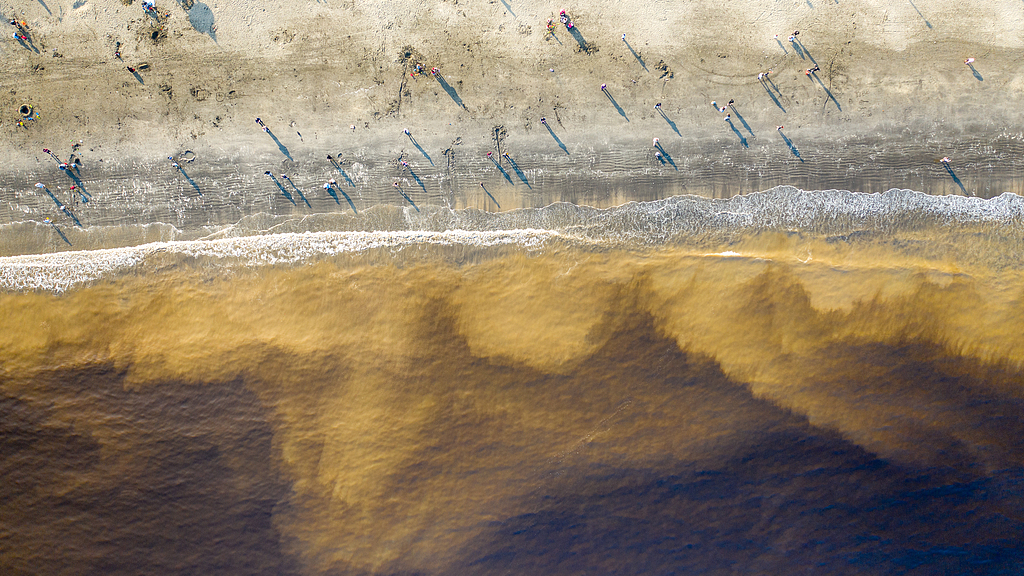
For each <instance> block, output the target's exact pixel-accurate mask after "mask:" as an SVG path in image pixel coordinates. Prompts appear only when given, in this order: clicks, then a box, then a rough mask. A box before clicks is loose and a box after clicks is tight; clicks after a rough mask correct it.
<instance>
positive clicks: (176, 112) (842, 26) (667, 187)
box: [0, 0, 1024, 253]
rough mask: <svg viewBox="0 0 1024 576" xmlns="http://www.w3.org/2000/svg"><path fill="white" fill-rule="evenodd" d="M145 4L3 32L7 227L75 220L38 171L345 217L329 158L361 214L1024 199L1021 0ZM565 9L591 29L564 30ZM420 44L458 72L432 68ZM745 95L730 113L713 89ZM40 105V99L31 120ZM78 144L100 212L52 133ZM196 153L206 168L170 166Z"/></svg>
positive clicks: (173, 216)
mask: <svg viewBox="0 0 1024 576" xmlns="http://www.w3.org/2000/svg"><path fill="white" fill-rule="evenodd" d="M126 1H128V0H19V1H18V2H16V3H13V4H12V0H3V4H0V13H2V16H3V17H4V18H5V21H6V20H8V19H10V18H11V17H16V18H18V19H19V20H25V21H26V22H27V23H28V24H29V28H30V34H31V39H32V42H31V44H29V45H21V44H19V42H18V41H17V40H15V39H14V38H12V37H11V36H10V34H11V32H12V31H13V30H14V27H13V26H8V28H9V30H8V32H7V34H8V36H7V37H6V39H5V40H3V44H2V46H3V63H2V64H0V66H2V67H3V75H2V78H3V86H2V88H3V91H2V94H3V98H2V103H0V151H2V156H3V158H4V159H5V162H4V164H3V166H0V223H12V222H19V221H42V219H43V218H44V217H47V216H49V217H53V218H55V219H61V218H64V216H63V215H61V214H60V212H59V211H58V210H57V207H56V205H55V204H54V203H53V202H52V201H51V200H50V199H49V198H48V197H46V196H45V195H44V194H42V193H41V191H40V190H38V189H36V188H35V187H34V184H35V183H36V182H43V183H45V184H47V186H48V187H49V188H50V189H51V190H53V191H54V192H55V194H56V195H57V196H58V197H59V198H61V199H62V201H65V202H67V203H68V205H69V206H71V207H72V209H74V210H75V211H76V212H75V213H76V214H77V215H78V217H79V218H80V219H81V221H82V223H83V224H84V225H85V226H118V225H125V224H148V223H155V222H163V223H168V224H172V225H174V226H176V227H178V228H181V229H190V228H197V227H199V226H202V225H219V224H227V223H230V222H234V221H236V220H237V219H238V218H239V217H240V216H242V215H246V214H253V213H259V212H268V213H279V214H290V213H295V214H308V213H310V212H329V211H337V212H345V211H348V210H349V207H348V206H346V203H345V202H344V201H343V200H342V201H341V202H340V203H336V202H335V201H334V200H333V199H331V198H330V197H329V196H327V195H326V194H325V193H324V191H323V189H322V188H321V186H322V184H323V182H324V181H325V180H327V179H328V178H331V177H335V178H337V180H338V181H339V182H340V183H341V184H342V187H343V189H345V190H346V191H348V192H349V193H350V194H351V196H352V199H353V201H354V203H355V204H356V206H357V208H358V209H359V210H361V211H362V210H366V209H368V208H370V207H371V206H373V205H378V204H392V205H396V206H397V205H401V204H404V203H405V200H403V199H402V197H401V196H399V195H398V194H396V193H395V190H394V187H393V183H394V182H396V181H397V182H400V184H401V185H402V189H403V191H405V192H406V193H407V194H408V195H409V197H410V199H411V200H412V201H413V202H415V203H416V204H417V205H418V206H420V207H424V206H434V205H440V206H450V207H453V208H463V207H478V208H481V209H486V210H499V209H500V210H508V209H512V208H517V207H526V206H540V205H546V204H548V203H550V202H552V201H558V200H564V201H570V202H577V203H585V204H590V205H595V206H608V205H614V204H620V203H623V202H626V201H630V200H647V199H655V198H661V197H666V196H671V195H675V194H682V193H693V194H702V195H707V196H719V197H721V196H730V195H734V194H737V193H746V192H753V191H758V190H763V189H767V188H770V187H772V186H776V185H780V184H782V185H794V186H798V187H801V188H804V189H827V188H841V189H850V190H855V191H864V192H878V191H884V190H887V189H890V188H912V189H915V190H920V191H925V192H929V193H935V194H969V195H978V196H984V197H991V196H995V195H998V194H1001V193H1003V192H1015V193H1022V192H1024V161H1022V160H1021V151H1022V150H1024V128H1022V127H1024V122H1022V113H1021V110H1024V106H1022V104H1024V102H1022V98H1021V93H1022V88H1024V59H1022V54H1024V53H1022V51H1021V48H1022V47H1024V2H1022V0H992V1H990V2H984V3H981V2H963V1H959V0H914V1H913V2H912V1H910V0H841V1H838V2H837V1H836V0H759V1H749V0H743V1H733V2H727V3H725V2H709V1H707V0H680V1H676V2H667V1H649V2H639V1H637V2H619V1H614V0H594V1H591V2H587V3H584V4H583V5H572V4H556V3H550V2H527V1H517V0H508V1H506V0H490V1H484V0H446V1H434V2H418V1H413V0H393V1H390V2H355V1H351V0H320V1H312V0H306V1H299V0H295V1H289V2H285V3H266V2H256V1H253V0H220V1H210V2H209V3H208V5H207V4H203V3H200V2H196V3H195V4H194V5H193V4H192V2H191V1H187V2H185V3H183V4H179V3H176V2H170V1H168V0H162V1H161V2H159V3H158V4H157V10H158V12H159V13H161V14H169V16H167V17H166V18H163V17H162V18H161V19H162V20H163V23H162V24H161V23H158V19H157V18H154V17H152V16H149V15H147V14H146V13H145V11H144V10H143V8H142V6H141V2H140V1H134V2H130V3H129V4H128V5H126V4H125V2H126ZM185 5H190V6H191V9H190V10H188V11H186V10H185ZM563 8H564V9H566V10H567V11H568V13H569V15H570V16H571V17H572V19H573V21H574V22H575V24H576V30H577V31H578V34H577V35H576V36H575V37H574V35H573V34H570V33H569V31H567V30H566V28H565V27H564V26H561V25H558V26H557V27H556V29H555V35H554V37H549V36H547V35H546V34H545V21H546V20H547V19H548V18H554V19H555V20H556V24H557V18H558V12H559V10H560V9H563ZM5 25H6V24H5ZM794 30H799V31H800V34H799V36H798V39H799V43H798V45H797V44H794V43H791V42H789V41H788V36H789V35H790V34H791V33H792V32H793V31H794ZM622 34H626V42H624V41H623V39H622ZM775 34H778V35H779V39H778V40H776V39H774V38H773V36H774V35H775ZM118 41H119V42H121V43H122V47H121V54H122V58H123V61H121V60H118V59H116V58H115V57H114V51H115V43H116V42H118ZM627 42H628V44H627ZM634 52H635V54H634ZM967 57H974V58H975V59H976V61H975V63H974V68H973V69H972V68H970V67H968V66H966V65H965V64H964V59H965V58H967ZM417 62H421V63H422V64H424V65H425V66H426V67H427V69H429V68H431V67H433V66H437V67H439V68H440V71H441V75H442V78H443V80H444V83H442V82H440V81H438V80H435V79H433V78H432V77H430V75H429V74H427V75H425V76H422V77H419V78H412V77H410V75H409V71H410V68H411V66H412V65H413V64H415V63H417ZM815 62H816V63H817V65H818V66H820V68H821V70H820V71H819V72H817V73H816V75H815V76H814V77H808V76H806V75H805V73H804V71H805V70H806V69H807V68H809V67H811V66H813V65H814V63H815ZM144 64H146V65H148V66H146V67H145V69H141V70H140V72H139V79H136V78H135V77H134V76H133V75H132V74H131V73H129V72H128V70H126V66H128V65H130V66H133V67H136V68H139V67H140V66H141V65H144ZM769 69H771V70H772V74H771V76H770V78H771V79H772V84H773V86H769V87H766V86H764V85H762V83H761V82H759V80H758V73H759V72H763V71H766V70H769ZM552 70H553V71H552ZM602 83H606V84H607V86H608V93H607V95H606V94H604V93H602V91H601V90H600V88H599V87H600V85H601V84H602ZM445 86H447V87H448V89H447V90H446V88H445ZM775 88H777V90H776V89H775ZM730 99H734V100H735V102H736V106H735V109H734V110H731V114H732V123H731V125H730V123H728V122H725V121H723V116H724V114H722V113H719V112H717V111H715V110H714V109H713V108H712V107H711V101H717V102H718V103H720V104H724V103H725V102H728V101H729V100H730ZM459 102H461V103H462V105H461V106H460V105H459ZM658 102H661V103H662V111H663V112H664V116H663V115H662V114H659V113H658V112H656V111H655V109H654V105H655V104H656V103H658ZM25 104H27V105H31V106H33V107H34V110H35V111H36V112H38V114H39V117H38V119H36V120H33V121H29V122H27V123H26V126H25V127H19V126H18V125H17V122H18V121H19V120H20V118H21V115H20V114H19V112H18V109H19V107H20V106H22V105H25ZM617 107H618V109H617ZM620 110H621V112H620ZM256 117H261V118H262V119H263V120H264V121H265V122H266V124H267V126H268V127H269V128H270V129H271V130H272V131H273V134H274V136H275V137H276V138H277V141H275V140H274V139H273V138H271V137H270V136H269V135H267V134H265V133H263V132H262V131H260V129H259V127H258V126H257V125H256V123H255V122H254V119H255V118H256ZM542 117H546V118H547V120H548V126H549V127H550V128H551V132H549V130H548V129H547V128H545V127H544V126H543V125H542V124H541V123H540V119H541V118H542ZM777 125H785V130H784V131H783V133H781V134H780V132H779V131H777V130H776V126H777ZM352 126H354V128H352ZM405 128H408V129H409V130H410V131H411V134H412V136H413V138H414V139H415V141H414V140H413V139H410V138H408V137H406V136H405V135H404V134H403V129H405ZM496 129H497V133H498V134H499V137H500V140H501V143H500V152H501V153H506V152H507V153H508V154H509V155H510V156H511V158H512V159H514V161H515V164H512V163H510V162H509V161H508V160H506V159H504V158H501V156H500V155H499V154H498V152H499V149H498V148H497V147H496V143H497V142H496V141H497V139H496V137H495V133H496V132H495V130H496ZM783 134H784V135H785V136H784V137H783ZM653 138H659V140H660V143H661V145H662V147H663V148H664V152H665V153H666V156H667V158H663V160H668V161H659V159H658V158H656V157H655V154H654V148H653V147H652V145H651V144H652V139H653ZM77 142H81V148H80V149H79V154H80V156H81V159H82V162H83V166H82V169H81V179H82V181H83V183H84V185H85V189H86V191H87V192H89V193H90V194H91V195H92V200H91V201H90V202H89V203H88V204H84V205H82V204H80V203H77V204H76V203H75V202H74V200H73V198H74V195H73V194H72V193H70V192H69V190H68V187H69V185H70V184H71V183H72V181H71V180H70V179H69V178H67V177H66V175H65V174H63V173H61V172H60V171H59V170H58V169H57V166H56V163H55V162H54V161H53V160H52V159H51V158H50V157H49V156H47V155H46V154H44V153H43V152H42V149H43V148H50V149H52V150H53V151H54V152H55V153H56V154H57V155H58V156H60V157H62V158H67V157H68V155H69V154H71V152H72V144H73V143H77ZM278 142H279V143H280V146H279V145H278ZM560 143H561V144H562V145H564V147H565V148H564V150H563V149H562V148H561V147H560V146H559V144H560ZM417 145H418V147H419V148H422V151H421V150H420V149H419V148H418V147H417ZM185 150H191V151H194V152H195V154H196V160H195V161H194V162H191V163H188V164H183V166H184V168H185V170H186V173H187V175H188V178H185V177H184V175H183V174H181V173H179V172H178V171H176V170H174V169H173V168H172V167H171V165H170V162H169V161H168V160H167V157H168V156H171V155H179V154H181V153H182V152H184V151H185ZM488 151H493V152H495V156H494V157H495V159H496V160H500V163H501V166H502V168H503V169H504V171H505V173H504V174H503V173H502V172H501V171H500V170H499V168H498V167H497V166H496V165H495V163H494V162H492V161H490V160H488V159H487V158H486V157H485V156H484V155H485V153H486V152H488ZM327 154H341V155H342V156H343V158H344V159H345V161H346V163H345V165H344V169H345V171H346V172H345V175H344V176H346V177H347V178H351V180H352V182H351V183H349V182H347V181H346V179H345V177H343V175H342V174H340V173H339V172H337V171H335V170H334V168H333V167H332V166H331V165H330V164H329V163H328V162H327V159H326V155H327ZM402 155H404V156H402ZM400 156H402V157H403V158H404V159H405V160H406V161H407V162H409V168H410V169H411V170H412V173H410V172H409V171H408V170H407V169H404V168H402V167H401V165H400V164H398V160H399V157H400ZM944 156H948V157H950V158H951V160H952V162H951V164H950V169H951V171H947V170H946V169H945V168H944V167H943V165H942V164H941V163H939V162H938V159H940V158H942V157H944ZM265 170H271V171H273V172H274V173H275V174H279V173H282V172H283V173H287V174H289V175H290V176H291V177H292V180H293V181H294V182H295V184H296V185H297V187H298V188H299V189H300V190H302V191H303V192H304V195H305V197H306V199H307V200H308V201H309V202H310V204H309V205H308V206H307V205H306V203H305V202H304V201H302V199H301V198H300V197H299V196H298V195H295V194H294V192H295V191H294V190H290V192H291V193H292V194H293V197H292V200H293V201H294V204H293V203H291V201H289V200H288V199H287V198H285V197H284V195H282V194H281V193H280V191H279V190H278V188H277V186H276V185H275V184H274V183H273V182H272V181H270V179H268V178H267V177H266V176H264V175H263V173H264V171H265ZM954 175H955V178H954ZM480 182H484V183H485V185H486V186H487V190H488V192H490V193H491V194H492V195H493V197H494V201H492V200H491V199H490V198H488V197H487V196H486V195H484V194H483V192H482V190H481V189H480V186H479V183H480ZM192 183H194V185H193V184H192ZM283 183H284V184H285V186H287V182H283ZM197 190H198V191H201V192H202V195H200V194H198V193H197ZM495 201H496V202H497V204H496V203H495ZM499 205H500V208H499ZM65 220H66V218H65ZM127 241H128V240H125V242H127ZM115 243H121V242H115ZM0 248H3V247H0ZM2 251H3V252H4V253H12V251H17V250H15V249H13V248H12V247H11V246H10V245H8V246H7V247H6V248H5V249H3V250H2Z"/></svg>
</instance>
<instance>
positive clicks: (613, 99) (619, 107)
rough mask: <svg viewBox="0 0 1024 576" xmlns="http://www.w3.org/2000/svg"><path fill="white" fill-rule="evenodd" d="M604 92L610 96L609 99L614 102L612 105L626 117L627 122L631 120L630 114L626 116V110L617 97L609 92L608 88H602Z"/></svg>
mask: <svg viewBox="0 0 1024 576" xmlns="http://www.w3.org/2000/svg"><path fill="white" fill-rule="evenodd" d="M602 92H604V95H605V96H607V97H608V101H609V102H611V103H612V106H615V110H616V111H617V112H618V113H619V115H620V116H622V117H623V118H625V119H626V122H629V116H626V111H625V110H623V109H622V106H619V103H618V102H616V101H615V98H613V97H612V94H611V92H609V91H608V89H607V88H605V89H604V90H602Z"/></svg>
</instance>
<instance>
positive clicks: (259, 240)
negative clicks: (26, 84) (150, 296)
mask: <svg viewBox="0 0 1024 576" xmlns="http://www.w3.org/2000/svg"><path fill="white" fill-rule="evenodd" d="M556 236H558V233H557V232H551V231H547V230H535V229H523V230H498V231H470V230H447V231H443V232H431V231H390V232H305V233H300V234H297V233H287V234H271V235H264V236H245V237H240V238H223V239H218V240H192V241H175V242H155V243H152V244H143V245H140V246H132V247H128V248H112V249H106V250H90V251H74V252H57V253H52V254H35V255H26V256H10V257H6V258H0V289H4V290H14V291H23V290H42V291H49V292H56V293H61V292H64V291H66V290H69V289H70V288H72V287H74V286H76V285H80V284H84V283H87V282H92V281H95V280H99V279H101V278H104V277H108V276H110V275H112V274H115V273H117V272H120V271H123V270H127V269H130V268H132V267H134V266H137V265H139V264H140V263H142V262H144V261H145V260H146V258H147V257H150V256H152V255H154V254H157V253H168V254H180V255H183V256H191V257H204V258H214V259H218V258H220V259H230V260H232V261H233V262H235V263H237V264H240V265H243V266H262V265H272V264H287V263H293V262H300V261H303V260H307V259H309V258H312V257H316V256H326V255H331V254H341V253H355V252H363V251H366V250H372V249H375V248H403V247H407V246H413V245H424V244H428V245H447V246H459V245H461V246H472V247H488V246H496V245H501V244H516V245H518V246H524V247H526V248H531V249H532V248H537V247H540V246H541V245H543V243H544V242H545V241H546V240H549V239H551V238H553V237H556Z"/></svg>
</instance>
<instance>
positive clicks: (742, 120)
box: [729, 106, 754, 136]
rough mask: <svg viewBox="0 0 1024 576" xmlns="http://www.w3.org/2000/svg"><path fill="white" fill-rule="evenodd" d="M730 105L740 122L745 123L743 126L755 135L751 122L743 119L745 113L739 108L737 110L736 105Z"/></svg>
mask: <svg viewBox="0 0 1024 576" xmlns="http://www.w3.org/2000/svg"><path fill="white" fill-rule="evenodd" d="M729 107H730V108H732V113H733V114H734V115H735V116H736V117H737V118H739V120H740V124H743V127H744V128H746V129H747V132H750V135H751V136H754V131H753V130H751V129H750V124H747V121H746V120H744V119H743V115H742V114H740V112H739V110H737V109H736V107H735V106H729Z"/></svg>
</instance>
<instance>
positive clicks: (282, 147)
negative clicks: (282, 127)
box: [267, 128, 292, 160]
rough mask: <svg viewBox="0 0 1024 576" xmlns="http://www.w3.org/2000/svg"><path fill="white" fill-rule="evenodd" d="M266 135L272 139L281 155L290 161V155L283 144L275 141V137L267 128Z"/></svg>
mask: <svg viewBox="0 0 1024 576" xmlns="http://www.w3.org/2000/svg"><path fill="white" fill-rule="evenodd" d="M267 134H270V137H271V138H273V139H274V143H275V144H277V149H278V150H280V151H281V154H284V155H285V157H286V158H288V159H289V160H292V155H291V154H290V153H289V152H288V148H287V147H285V145H284V144H281V141H280V140H278V139H277V136H275V135H274V133H273V132H272V131H270V129H269V128H268V129H267Z"/></svg>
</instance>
